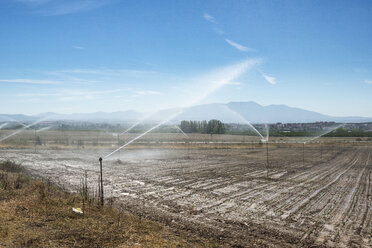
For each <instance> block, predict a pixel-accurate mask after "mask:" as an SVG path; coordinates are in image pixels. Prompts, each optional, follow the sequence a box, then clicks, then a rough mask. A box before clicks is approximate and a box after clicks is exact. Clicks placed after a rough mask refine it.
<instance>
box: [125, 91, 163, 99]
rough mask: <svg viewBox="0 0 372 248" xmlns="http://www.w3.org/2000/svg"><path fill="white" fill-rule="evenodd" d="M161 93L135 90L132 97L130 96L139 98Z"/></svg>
mask: <svg viewBox="0 0 372 248" xmlns="http://www.w3.org/2000/svg"><path fill="white" fill-rule="evenodd" d="M160 94H161V92H159V91H154V90H136V91H135V93H134V94H133V95H131V97H132V98H135V97H139V96H149V95H160Z"/></svg>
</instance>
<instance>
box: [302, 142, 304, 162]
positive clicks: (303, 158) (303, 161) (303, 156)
mask: <svg viewBox="0 0 372 248" xmlns="http://www.w3.org/2000/svg"><path fill="white" fill-rule="evenodd" d="M302 165H305V142H304V143H302Z"/></svg>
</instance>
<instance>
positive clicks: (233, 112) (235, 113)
mask: <svg viewBox="0 0 372 248" xmlns="http://www.w3.org/2000/svg"><path fill="white" fill-rule="evenodd" d="M224 107H225V108H226V109H227V110H228V111H230V112H231V113H232V114H234V115H235V116H237V117H238V118H239V119H241V120H242V121H243V122H244V123H245V124H247V125H248V126H249V127H250V128H251V129H252V130H253V131H254V132H256V133H257V134H258V135H259V136H260V137H261V139H262V140H265V138H264V136H262V134H261V133H260V132H259V131H258V130H257V129H256V128H255V127H254V126H253V125H252V124H251V123H250V122H249V121H247V119H245V118H244V117H243V116H242V115H241V114H239V113H238V112H236V111H234V110H232V109H231V108H229V107H228V106H225V105H224Z"/></svg>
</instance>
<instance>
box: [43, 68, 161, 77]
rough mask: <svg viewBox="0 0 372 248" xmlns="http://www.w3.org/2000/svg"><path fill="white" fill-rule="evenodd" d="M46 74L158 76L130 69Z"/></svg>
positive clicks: (69, 71) (66, 71)
mask: <svg viewBox="0 0 372 248" xmlns="http://www.w3.org/2000/svg"><path fill="white" fill-rule="evenodd" d="M44 73H46V74H51V75H57V76H66V75H72V74H74V75H77V74H80V75H102V76H123V75H131V76H145V75H154V74H158V72H156V71H149V70H132V69H68V70H58V71H45V72H44Z"/></svg>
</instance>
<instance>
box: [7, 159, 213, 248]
mask: <svg viewBox="0 0 372 248" xmlns="http://www.w3.org/2000/svg"><path fill="white" fill-rule="evenodd" d="M72 207H82V198H81V197H80V196H79V195H76V194H70V193H66V192H64V191H63V190H61V189H60V188H58V187H56V186H54V185H52V184H50V183H45V182H42V181H39V180H35V179H32V178H30V177H29V176H27V175H25V174H24V172H23V170H22V167H20V166H18V165H16V164H14V163H12V162H9V161H7V162H3V163H0V223H1V225H0V247H212V246H214V245H211V244H209V243H202V242H199V241H194V242H192V243H190V242H188V241H187V240H186V239H185V238H182V237H179V236H178V235H176V234H175V233H174V232H172V231H171V230H170V229H169V228H167V227H165V226H163V225H161V224H159V223H156V222H152V221H148V220H144V219H140V218H139V217H136V216H134V215H130V214H127V213H122V212H120V211H118V210H117V209H114V208H110V207H105V208H103V209H100V208H99V207H98V206H97V205H96V204H85V209H84V212H85V213H84V215H82V214H77V213H74V212H73V211H72Z"/></svg>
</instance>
